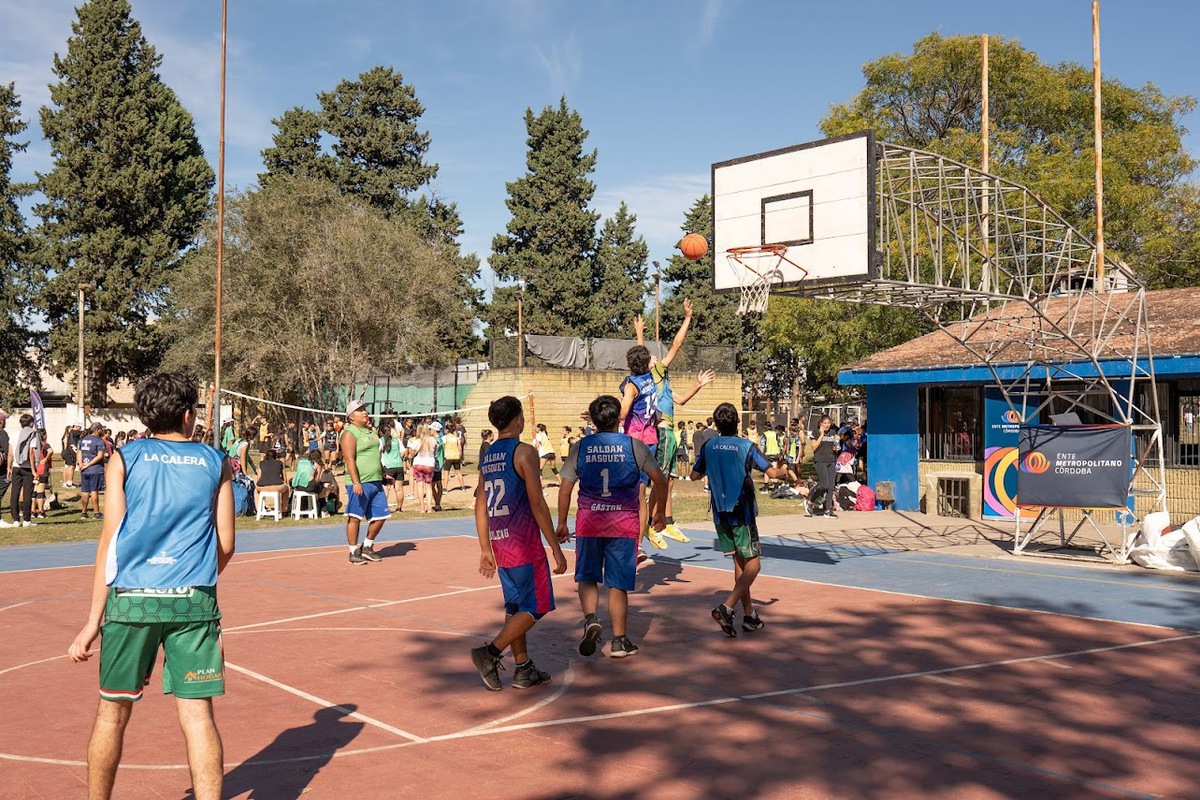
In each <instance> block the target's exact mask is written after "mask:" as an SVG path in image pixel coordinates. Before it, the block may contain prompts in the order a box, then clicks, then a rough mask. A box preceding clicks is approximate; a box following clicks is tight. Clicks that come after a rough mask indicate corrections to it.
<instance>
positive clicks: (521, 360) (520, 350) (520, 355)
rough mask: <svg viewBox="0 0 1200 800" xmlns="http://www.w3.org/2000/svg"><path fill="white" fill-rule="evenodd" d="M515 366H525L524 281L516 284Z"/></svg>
mask: <svg viewBox="0 0 1200 800" xmlns="http://www.w3.org/2000/svg"><path fill="white" fill-rule="evenodd" d="M517 366H518V367H523V366H525V281H518V282H517Z"/></svg>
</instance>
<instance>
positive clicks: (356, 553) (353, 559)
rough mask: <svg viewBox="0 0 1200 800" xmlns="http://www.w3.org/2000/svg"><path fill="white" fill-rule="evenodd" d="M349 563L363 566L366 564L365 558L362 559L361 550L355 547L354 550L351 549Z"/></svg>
mask: <svg viewBox="0 0 1200 800" xmlns="http://www.w3.org/2000/svg"><path fill="white" fill-rule="evenodd" d="M350 563H351V564H365V563H367V560H366V559H365V558H363V554H362V548H361V547H357V548H355V549H353V550H351V551H350Z"/></svg>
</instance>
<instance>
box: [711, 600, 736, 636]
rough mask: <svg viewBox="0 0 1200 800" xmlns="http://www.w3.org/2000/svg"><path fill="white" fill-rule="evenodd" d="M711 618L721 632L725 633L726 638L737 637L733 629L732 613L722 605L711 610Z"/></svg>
mask: <svg viewBox="0 0 1200 800" xmlns="http://www.w3.org/2000/svg"><path fill="white" fill-rule="evenodd" d="M712 618H713V619H715V620H716V621H717V624H718V625H720V626H721V630H723V631H725V635H726V636H737V630H736V629H735V628H734V627H733V612H732V611H730V610H729V609H727V608H725V604H724V603H722V604H720V605H718V606H717V607H716V608H714V609H713V610H712Z"/></svg>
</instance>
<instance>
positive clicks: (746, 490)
mask: <svg viewBox="0 0 1200 800" xmlns="http://www.w3.org/2000/svg"><path fill="white" fill-rule="evenodd" d="M713 420H714V421H715V422H716V426H717V436H715V437H713V438H711V439H709V440H708V441H706V442H705V443H704V446H703V447H702V448H700V451H699V452H698V453H697V454H696V464H695V466H694V467H693V468H692V480H694V481H695V480H699V479H700V478H702V477H704V476H706V475H707V476H708V482H709V487H710V489H711V497H712V514H713V524H714V526H715V527H716V529H717V538H718V539H719V540H720V542H721V550H722V551H723V552H724V553H725V555H727V556H728V555H731V556H733V578H734V584H733V591H731V592H730V593H729V595H728V596H727V597H726V598H725V602H723V603H721V604H720V605H718V606H717V607H716V608H714V609H713V610H712V618H713V619H715V620H716V621H717V624H718V625H720V626H721V630H723V631H724V632H725V635H726V636H737V631H736V630H735V629H734V627H733V610H734V608H735V607H736V606H737V604H738V603H739V602H740V603H741V604H742V612H743V618H742V630H744V631H757V630H761V629H762V627H763V625H764V623H763V621H762V620H761V619H759V616H758V612H757V611H755V610H754V603H753V601H752V600H751V599H750V586H751V584H753V583H754V579H755V578H757V577H758V573H759V570H760V568H761V564H760V558H759V556H760V555H761V553H762V549H761V547H760V546H759V543H758V525H757V524H756V522H755V516H756V515H757V514H758V505H757V501H756V499H755V493H754V480H753V479H752V477H751V475H750V471H751V470H752V469H759V470H762V471H763V472H765V473H766V474H767V476H768V477H771V478H783V477H786V476H787V467H785V466H771V463H770V462H769V461H767V459H766V458H764V457H763V454H762V453H761V452H760V451H759V449H758V445H757V444H755V443H754V442H751V441H749V440H747V439H744V438H742V437H740V436H738V435H737V434H738V410H737V409H736V408H734V406H733V405H732V404H730V403H721V405H719V406H717V408H716V410H715V411H714V412H713Z"/></svg>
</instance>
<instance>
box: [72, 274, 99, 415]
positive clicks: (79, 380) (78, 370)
mask: <svg viewBox="0 0 1200 800" xmlns="http://www.w3.org/2000/svg"><path fill="white" fill-rule="evenodd" d="M94 288H96V287H95V286H93V285H92V284H90V283H81V284H79V363H78V364H77V365H76V367H75V392H76V394H75V402H76V403H77V404H78V405H79V423H80V425H81V426H83V425H86V424H87V417H86V416H85V415H84V413H83V409H84V408H85V403H86V397H87V395H86V394H85V389H86V387H85V385H84V378H83V293H84V292H86V291H90V290H92V289H94Z"/></svg>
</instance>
